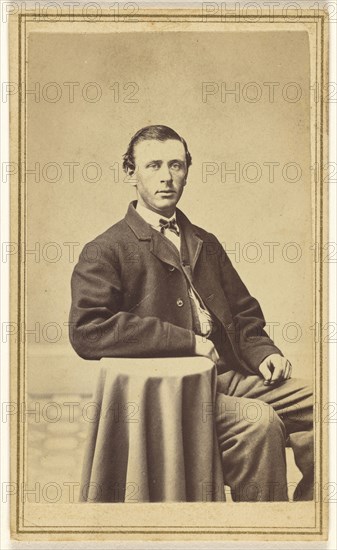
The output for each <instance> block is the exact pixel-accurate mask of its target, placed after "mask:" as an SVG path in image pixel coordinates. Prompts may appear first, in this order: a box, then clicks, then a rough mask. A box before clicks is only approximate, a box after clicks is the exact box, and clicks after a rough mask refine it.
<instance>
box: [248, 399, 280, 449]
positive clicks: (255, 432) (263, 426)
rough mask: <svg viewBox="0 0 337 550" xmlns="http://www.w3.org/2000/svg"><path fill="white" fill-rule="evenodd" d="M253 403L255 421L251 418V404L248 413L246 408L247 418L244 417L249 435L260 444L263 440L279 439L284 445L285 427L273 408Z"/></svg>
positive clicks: (256, 402)
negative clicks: (247, 424)
mask: <svg viewBox="0 0 337 550" xmlns="http://www.w3.org/2000/svg"><path fill="white" fill-rule="evenodd" d="M253 403H254V406H255V411H256V415H255V419H254V418H253V416H252V410H253V404H252V405H251V406H250V407H249V409H250V411H249V413H248V407H247V413H248V416H247V417H246V421H247V422H248V423H250V428H248V429H249V431H250V435H251V436H252V437H254V440H255V441H258V442H260V443H261V441H263V440H266V439H274V438H277V439H278V440H280V439H281V440H283V441H284V443H285V439H286V432H285V427H284V424H283V422H282V420H281V418H280V417H279V416H278V415H277V413H276V412H275V411H274V409H273V407H271V406H270V405H268V404H267V403H263V402H262V401H261V402H258V401H254V402H253Z"/></svg>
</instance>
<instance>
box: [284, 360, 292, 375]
mask: <svg viewBox="0 0 337 550" xmlns="http://www.w3.org/2000/svg"><path fill="white" fill-rule="evenodd" d="M291 371H292V366H291V363H290V361H287V366H286V371H285V374H284V378H285V380H289V378H291Z"/></svg>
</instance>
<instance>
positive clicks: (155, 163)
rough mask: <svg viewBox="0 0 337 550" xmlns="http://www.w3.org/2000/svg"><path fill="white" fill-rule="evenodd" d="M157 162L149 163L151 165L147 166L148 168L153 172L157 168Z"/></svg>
mask: <svg viewBox="0 0 337 550" xmlns="http://www.w3.org/2000/svg"><path fill="white" fill-rule="evenodd" d="M158 166H159V165H158V163H157V162H151V164H149V165H148V168H152V169H153V170H156V169H157V168H158Z"/></svg>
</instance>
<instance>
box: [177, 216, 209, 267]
mask: <svg viewBox="0 0 337 550" xmlns="http://www.w3.org/2000/svg"><path fill="white" fill-rule="evenodd" d="M177 222H178V225H179V227H180V229H181V232H182V234H183V236H182V250H181V255H182V261H183V262H184V261H185V262H186V263H190V266H191V271H192V273H193V271H194V268H195V265H196V263H197V261H198V258H199V256H200V252H201V249H202V245H203V242H204V241H203V240H202V239H201V238H200V237H199V236H198V235H197V233H196V231H195V228H194V227H193V225H192V224H191V222H190V221H189V219H188V218H187V217H186V216H185V214H183V213H182V212H181V210H178V209H177ZM184 241H185V242H184Z"/></svg>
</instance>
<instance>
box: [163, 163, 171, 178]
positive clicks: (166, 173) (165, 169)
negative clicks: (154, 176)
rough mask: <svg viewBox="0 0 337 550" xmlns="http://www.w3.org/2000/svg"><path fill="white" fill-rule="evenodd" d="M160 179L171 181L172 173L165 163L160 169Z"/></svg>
mask: <svg viewBox="0 0 337 550" xmlns="http://www.w3.org/2000/svg"><path fill="white" fill-rule="evenodd" d="M160 181H161V182H165V181H166V182H167V181H168V182H170V181H172V174H171V172H170V169H169V167H168V166H167V165H165V164H163V165H162V167H161V170H160Z"/></svg>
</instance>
